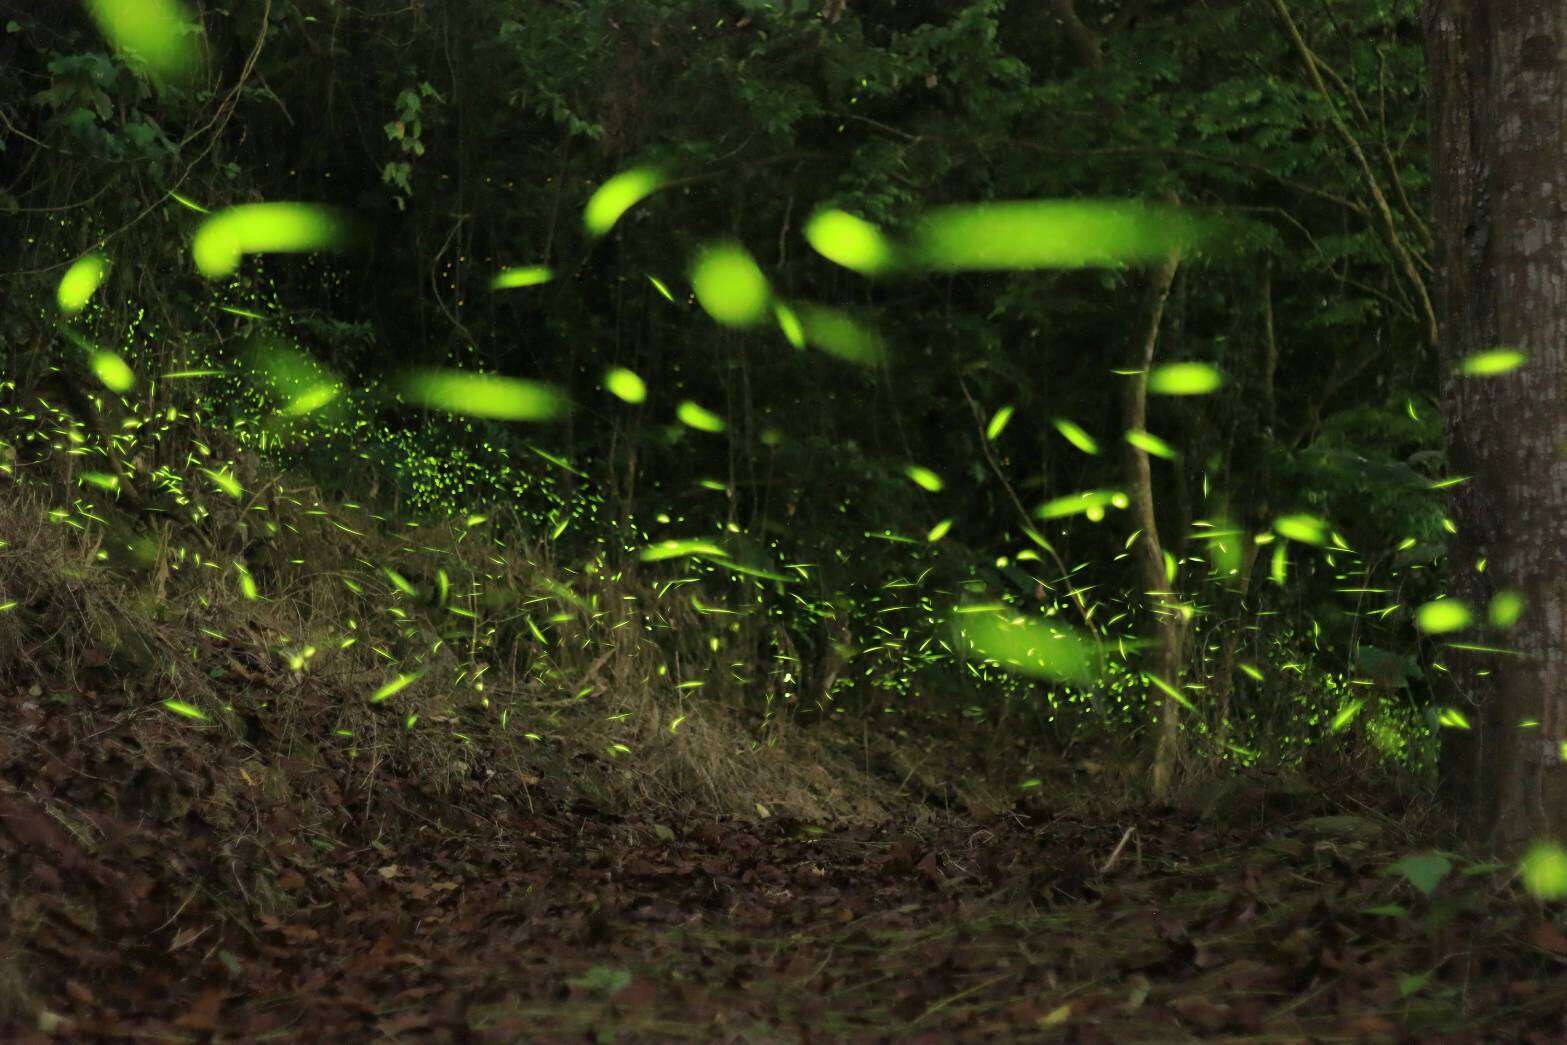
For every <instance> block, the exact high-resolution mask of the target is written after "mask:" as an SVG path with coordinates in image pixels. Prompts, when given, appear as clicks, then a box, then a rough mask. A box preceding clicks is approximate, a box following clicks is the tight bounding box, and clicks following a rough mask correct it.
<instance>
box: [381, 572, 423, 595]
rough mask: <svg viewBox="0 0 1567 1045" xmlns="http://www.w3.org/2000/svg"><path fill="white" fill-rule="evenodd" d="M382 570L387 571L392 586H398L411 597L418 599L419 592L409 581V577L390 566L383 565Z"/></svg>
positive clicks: (398, 588) (399, 589)
mask: <svg viewBox="0 0 1567 1045" xmlns="http://www.w3.org/2000/svg"><path fill="white" fill-rule="evenodd" d="M381 572H383V573H385V574H386V579H387V580H389V581H391V582H392V587H394V588H396V589H397V590H398V591H400V592H402V593H403V594H404V595H406V596H408V597H409V598H410V599H416V598H418V597H419V592H418V591H416V590H415V589H414V586H413V585H412V584H410V583H409V582H408V578H407V577H404V576H403V575H402V574H400V573H398V572H397V571H396V570H394V569H392V568H391V567H390V566H383V567H382V568H381Z"/></svg>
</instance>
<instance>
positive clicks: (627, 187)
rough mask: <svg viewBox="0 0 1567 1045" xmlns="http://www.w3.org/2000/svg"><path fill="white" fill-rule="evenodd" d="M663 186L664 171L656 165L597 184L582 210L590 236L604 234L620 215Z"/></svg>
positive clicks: (620, 174) (584, 223)
mask: <svg viewBox="0 0 1567 1045" xmlns="http://www.w3.org/2000/svg"><path fill="white" fill-rule="evenodd" d="M663 186H664V174H663V172H662V171H659V170H658V169H656V168H653V167H637V168H634V169H632V170H629V171H622V172H621V173H619V174H617V175H615V176H614V177H613V178H611V179H609V180H608V181H606V182H605V183H604V184H603V185H600V186H599V187H598V190H597V191H596V192H594V193H593V195H592V197H591V198H590V199H589V200H588V205H587V206H586V207H584V208H583V210H582V225H583V227H584V228H586V229H587V230H588V235H590V236H602V235H604V233H606V232H608V231H609V230H610V229H612V228H614V227H615V223H616V222H617V221H619V220H620V217H621V215H623V214H625V213H626V211H628V210H630V209H631V208H632V207H635V206H636V205H637V204H638V203H640V202H642V200H644V199H646V198H647V197H648V196H650V195H652V194H653V193H655V192H657V191H658V190H659V189H661V188H663Z"/></svg>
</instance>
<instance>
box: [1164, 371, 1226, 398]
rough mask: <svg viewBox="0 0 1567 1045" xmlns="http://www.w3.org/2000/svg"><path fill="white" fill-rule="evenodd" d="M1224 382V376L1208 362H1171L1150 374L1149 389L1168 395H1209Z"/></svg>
mask: <svg viewBox="0 0 1567 1045" xmlns="http://www.w3.org/2000/svg"><path fill="white" fill-rule="evenodd" d="M1222 384H1224V376H1223V375H1222V374H1220V373H1219V371H1218V370H1216V369H1215V368H1213V367H1211V366H1209V365H1208V364H1207V363H1170V364H1168V365H1166V366H1161V367H1156V368H1155V369H1154V371H1153V372H1152V373H1150V374H1149V375H1148V391H1150V392H1153V393H1155V394H1157V395H1167V396H1200V395H1207V394H1208V393H1209V392H1212V391H1214V390H1215V389H1217V388H1218V387H1219V386H1220V385H1222Z"/></svg>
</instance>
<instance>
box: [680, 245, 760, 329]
mask: <svg viewBox="0 0 1567 1045" xmlns="http://www.w3.org/2000/svg"><path fill="white" fill-rule="evenodd" d="M691 289H692V290H694V291H695V292H696V300H697V303H698V304H699V305H701V306H702V308H704V309H705V310H706V311H707V314H708V315H710V316H712V317H713V319H714V320H716V321H717V322H719V323H722V324H724V325H725V326H731V327H742V326H748V325H750V324H752V323H755V322H757V321H758V320H759V319H761V318H762V316H763V314H764V313H765V312H766V311H767V305H768V302H769V301H770V300H771V298H772V290H771V289H770V288H769V287H768V285H767V277H766V276H764V275H762V270H761V269H760V268H758V267H757V265H756V262H755V261H754V260H753V259H752V258H751V255H750V254H748V253H747V252H746V250H745V248H744V247H741V246H739V245H738V244H734V243H720V244H715V245H712V246H708V247H705V248H703V249H702V250H701V251H700V252H699V253H698V254H697V258H696V261H695V262H694V263H693V264H692V266H691Z"/></svg>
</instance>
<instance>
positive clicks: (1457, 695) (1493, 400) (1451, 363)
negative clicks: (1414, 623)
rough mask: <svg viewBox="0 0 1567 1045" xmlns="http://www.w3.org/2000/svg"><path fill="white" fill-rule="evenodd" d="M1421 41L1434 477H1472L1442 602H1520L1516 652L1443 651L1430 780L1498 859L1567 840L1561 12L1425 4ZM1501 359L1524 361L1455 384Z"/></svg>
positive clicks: (1498, 639)
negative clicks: (1439, 727) (1437, 449)
mask: <svg viewBox="0 0 1567 1045" xmlns="http://www.w3.org/2000/svg"><path fill="white" fill-rule="evenodd" d="M1425 34H1426V49H1427V54H1428V61H1429V63H1430V74H1429V75H1430V84H1431V94H1432V99H1431V104H1432V132H1433V139H1434V151H1435V156H1434V158H1435V178H1436V180H1435V186H1434V197H1435V200H1434V202H1435V207H1434V210H1435V219H1436V227H1437V229H1438V230H1439V246H1438V263H1439V270H1440V281H1439V299H1440V326H1441V338H1440V352H1439V358H1440V359H1441V364H1442V368H1443V373H1444V381H1445V386H1444V389H1443V411H1444V415H1445V418H1446V425H1447V451H1448V466H1449V468H1450V469H1451V470H1452V472H1453V473H1454V474H1458V475H1468V476H1471V477H1472V478H1470V480H1469V481H1468V482H1467V483H1464V484H1462V485H1460V486H1458V487H1456V488H1455V492H1454V494H1453V500H1452V516H1453V519H1454V521H1455V522H1456V523H1457V525H1458V536H1457V537H1456V539H1455V540H1454V541H1453V546H1452V549H1451V553H1450V556H1449V569H1450V573H1451V576H1452V594H1453V595H1455V596H1457V597H1459V598H1462V599H1464V600H1465V601H1467V602H1468V603H1469V605H1470V607H1471V608H1472V609H1474V610H1475V612H1476V617H1477V620H1478V619H1481V618H1483V615H1484V611H1485V608H1486V605H1487V603H1488V601H1489V600H1490V598H1491V597H1492V595H1493V594H1494V592H1495V591H1496V590H1498V589H1501V588H1515V589H1517V590H1518V591H1520V592H1521V593H1522V594H1523V596H1524V599H1525V608H1524V613H1523V616H1522V617H1521V618H1520V619H1519V621H1518V623H1517V625H1515V626H1514V627H1513V629H1512V630H1511V631H1510V632H1509V633H1507V634H1506V635H1499V636H1492V637H1491V638H1493V639H1494V644H1495V645H1499V646H1504V647H1506V648H1507V649H1510V650H1514V651H1517V654H1518V655H1514V656H1507V655H1496V654H1489V655H1488V654H1483V653H1475V652H1469V651H1464V650H1457V649H1449V650H1448V651H1447V656H1446V662H1447V665H1448V667H1449V669H1450V672H1451V679H1452V684H1453V690H1452V696H1451V697H1450V702H1451V703H1452V705H1453V706H1454V707H1456V708H1457V709H1458V710H1459V711H1460V712H1462V713H1463V715H1464V716H1465V717H1466V718H1467V719H1468V720H1469V722H1470V723H1471V725H1472V729H1470V730H1468V731H1465V730H1461V729H1453V728H1449V729H1445V730H1444V731H1443V749H1442V769H1443V774H1444V785H1445V789H1446V791H1447V793H1448V795H1449V796H1450V798H1451V799H1452V800H1453V801H1454V803H1455V806H1456V809H1457V810H1458V812H1459V814H1460V818H1461V821H1462V823H1463V825H1464V826H1465V828H1466V829H1467V833H1468V834H1469V836H1470V837H1471V838H1472V839H1474V840H1476V841H1479V842H1482V843H1486V844H1489V845H1491V846H1494V847H1496V848H1498V849H1500V850H1503V851H1510V850H1514V849H1516V848H1517V847H1518V846H1520V845H1521V844H1522V843H1524V842H1525V841H1527V840H1528V839H1529V838H1531V837H1533V836H1535V835H1540V834H1554V835H1557V836H1558V837H1559V836H1561V835H1563V834H1567V763H1564V761H1563V757H1562V747H1561V745H1562V741H1563V739H1564V737H1567V641H1564V640H1567V634H1564V632H1567V457H1564V456H1563V447H1564V445H1567V403H1564V400H1563V395H1564V394H1567V381H1564V379H1567V167H1564V165H1563V163H1562V159H1563V126H1564V117H1567V6H1564V5H1563V4H1561V3H1559V2H1543V3H1542V2H1541V0H1489V2H1486V3H1480V2H1477V0H1429V2H1428V3H1427V5H1426V10H1425ZM1499 347H1511V348H1517V349H1518V350H1520V351H1522V352H1524V353H1526V354H1527V355H1528V362H1527V363H1526V364H1525V365H1524V366H1522V367H1520V368H1518V369H1516V370H1513V371H1511V372H1509V373H1506V374H1503V375H1501V376H1497V377H1464V376H1461V375H1460V373H1459V369H1458V368H1459V364H1460V362H1461V361H1462V360H1463V359H1464V358H1465V357H1466V356H1468V355H1470V354H1472V353H1476V352H1483V351H1487V350H1489V349H1494V348H1499ZM1482 567H1483V569H1482ZM1466 637H1467V636H1466ZM1478 644H1480V645H1491V644H1493V643H1492V642H1488V641H1484V640H1482V641H1480V642H1479V643H1478Z"/></svg>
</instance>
